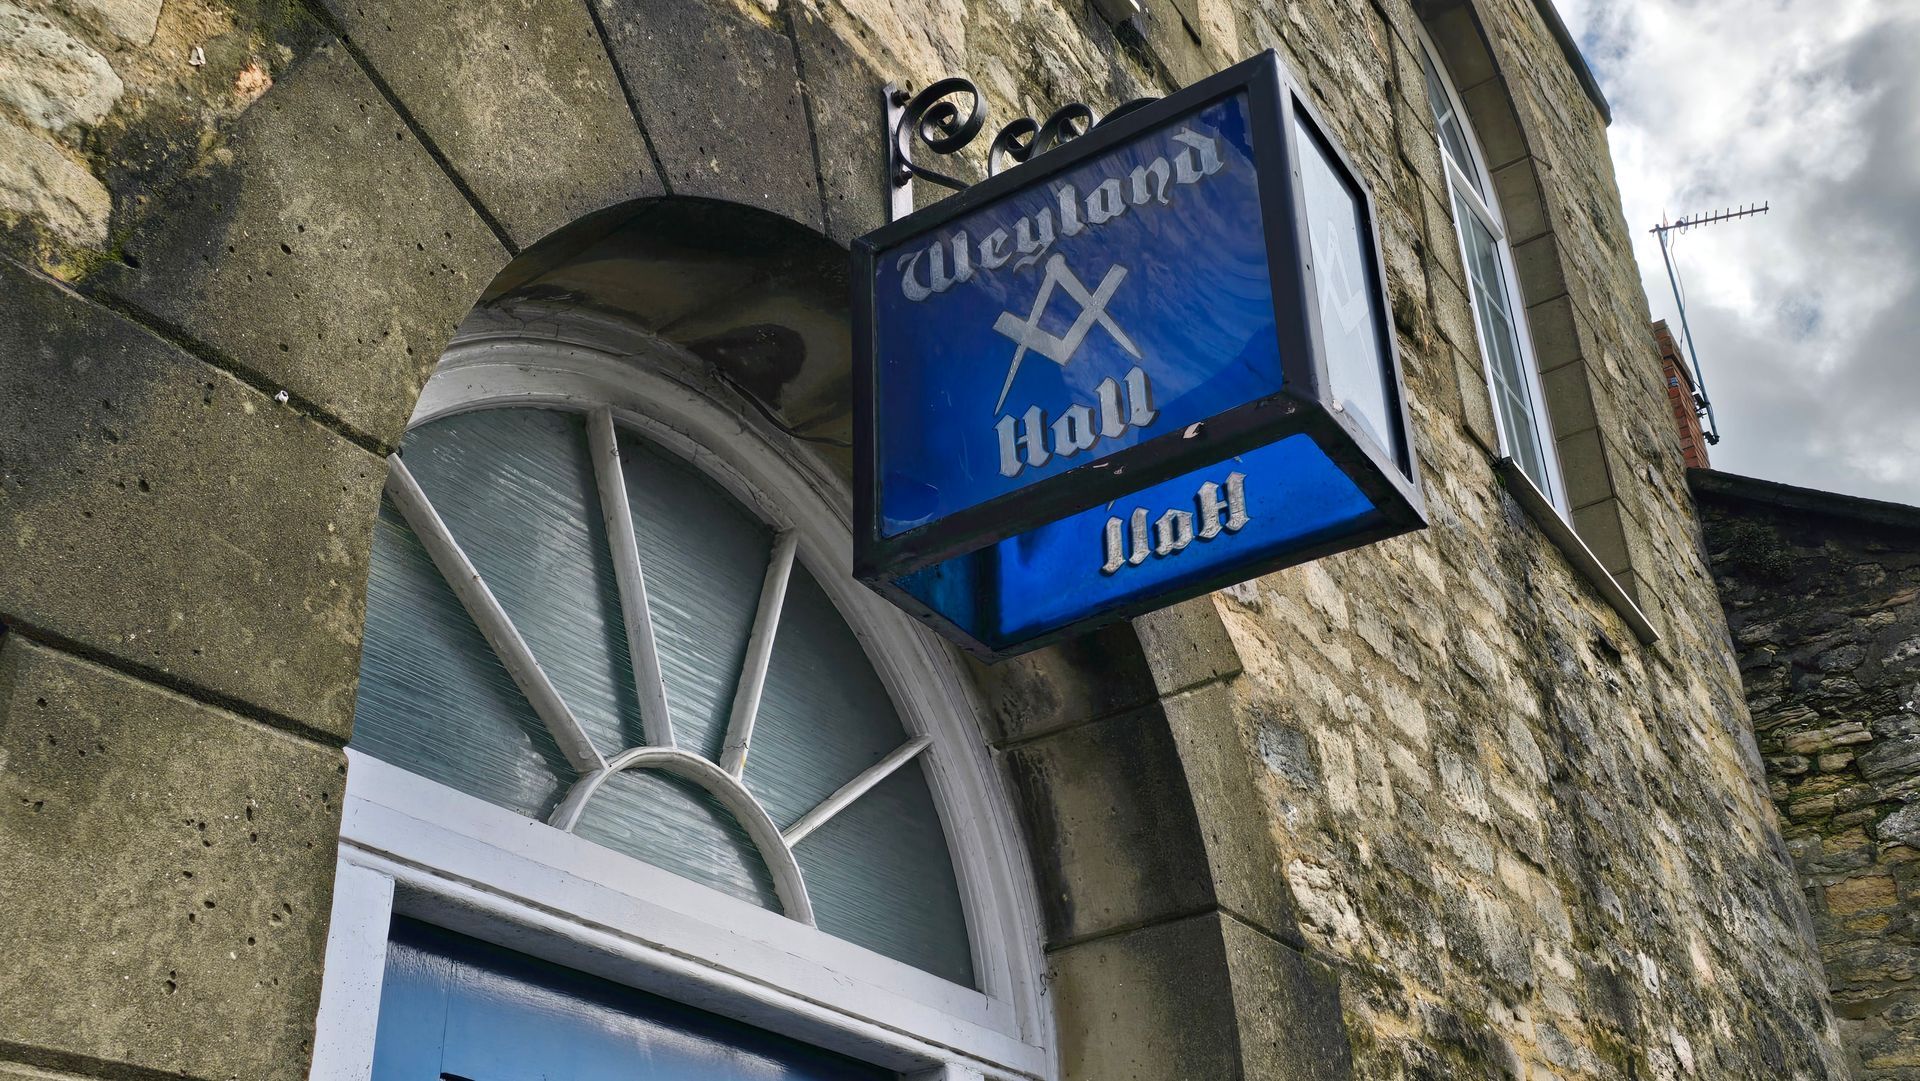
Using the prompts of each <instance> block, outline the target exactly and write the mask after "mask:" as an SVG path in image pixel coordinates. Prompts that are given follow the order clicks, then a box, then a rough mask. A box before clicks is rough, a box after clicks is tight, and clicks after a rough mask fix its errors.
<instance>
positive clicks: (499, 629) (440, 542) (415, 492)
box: [387, 454, 606, 773]
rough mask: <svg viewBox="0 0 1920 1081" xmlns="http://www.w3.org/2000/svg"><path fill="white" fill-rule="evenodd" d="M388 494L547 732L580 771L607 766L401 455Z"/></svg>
mask: <svg viewBox="0 0 1920 1081" xmlns="http://www.w3.org/2000/svg"><path fill="white" fill-rule="evenodd" d="M387 498H389V499H391V500H393V505H394V506H395V507H397V508H399V510H400V516H401V517H402V518H405V519H406V520H407V525H408V526H410V527H412V529H413V532H414V535H415V536H417V537H419V538H420V545H421V547H423V548H425V549H426V550H427V555H428V556H429V557H431V558H432V559H433V565H434V566H435V567H436V568H438V569H439V571H440V576H441V577H442V578H445V579H446V580H447V585H449V586H451V587H452V588H453V593H454V596H456V597H459V598H460V604H461V606H462V607H464V608H465V609H466V610H467V615H468V616H470V617H471V618H472V619H473V623H474V626H476V627H478V628H480V634H481V636H482V637H484V638H485V639H486V640H487V645H489V646H491V647H493V652H494V655H495V656H497V657H499V658H500V663H501V664H502V665H503V666H505V667H506V670H507V674H508V675H510V676H512V677H513V682H514V685H515V686H517V687H519V688H520V693H521V694H524V695H526V696H527V702H528V704H530V705H532V706H533V712H534V714H535V715H537V716H538V717H539V718H540V721H541V723H542V724H545V725H546V726H547V731H549V732H551V733H553V741H554V743H556V744H558V745H559V747H560V753H561V754H564V755H566V756H567V761H568V762H569V763H571V764H572V766H573V768H574V769H576V770H579V771H580V772H581V773H587V772H590V771H592V770H597V769H600V768H601V767H603V766H605V765H606V762H605V760H604V759H602V758H601V757H600V752H599V751H597V750H595V749H594V746H593V741H592V740H590V739H588V738H587V733H586V730H585V729H583V728H581V727H580V722H579V721H577V720H575V719H574V716H573V711H572V710H570V709H568V708H567V703H566V702H565V701H564V700H562V699H561V697H560V692H559V691H558V690H556V689H555V688H554V686H553V682H552V681H551V680H549V679H548V678H547V673H546V671H545V670H544V669H542V668H541V667H540V662H538V661H536V660H534V659H533V650H531V649H529V648H528V647H527V641H526V639H524V638H522V637H520V632H519V631H518V630H516V629H515V628H514V626H513V621H512V620H511V619H509V618H507V611H506V609H504V608H502V607H500V600H499V598H497V597H495V596H494V595H493V590H491V589H488V588H487V583H486V582H484V581H482V580H481V578H480V572H479V571H478V570H475V569H474V566H473V561H472V560H470V559H468V558H467V553H466V552H464V551H462V550H461V548H460V543H459V542H458V541H456V540H454V539H453V533H452V531H451V530H449V529H448V528H447V523H446V522H444V521H442V520H441V518H440V514H439V512H438V511H435V510H434V509H433V504H432V503H431V502H429V501H428V500H427V493H426V492H425V491H423V490H422V489H421V487H420V482H419V481H417V480H415V479H414V478H413V473H412V472H410V471H409V470H408V469H407V464H406V463H405V462H404V461H402V460H401V459H400V456H399V455H398V454H393V455H389V456H388V457H387Z"/></svg>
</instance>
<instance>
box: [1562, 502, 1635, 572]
mask: <svg viewBox="0 0 1920 1081" xmlns="http://www.w3.org/2000/svg"><path fill="white" fill-rule="evenodd" d="M1573 531H1574V532H1575V533H1578V534H1580V539H1581V540H1582V541H1584V542H1585V543H1586V545H1587V548H1588V549H1590V550H1591V551H1592V552H1593V554H1594V557H1595V558H1596V559H1598V560H1600V564H1601V566H1604V567H1605V568H1607V571H1608V573H1614V574H1617V573H1619V572H1621V571H1624V570H1626V569H1627V568H1628V566H1629V565H1630V564H1629V557H1628V554H1627V534H1626V525H1625V523H1624V522H1622V521H1621V518H1620V504H1619V502H1618V501H1617V500H1612V499H1603V500H1600V501H1599V502H1597V503H1589V504H1588V505H1586V506H1584V507H1581V508H1579V509H1577V510H1575V511H1574V512H1573Z"/></svg>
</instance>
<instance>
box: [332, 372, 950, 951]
mask: <svg viewBox="0 0 1920 1081" xmlns="http://www.w3.org/2000/svg"><path fill="white" fill-rule="evenodd" d="M387 495H388V499H387V500H386V501H385V502H384V503H383V505H382V507H381V511H380V518H379V522H378V525H377V527H376V533H375V539H374V549H373V566H372V571H371V576H370V582H369V587H368V594H367V624H366V628H367V629H366V643H365V647H364V655H363V659H362V661H361V673H360V691H359V699H358V705H357V707H356V710H355V715H354V735H353V741H352V746H353V747H354V748H355V749H357V750H359V751H361V752H364V753H366V754H369V755H372V756H373V757H376V758H380V759H383V760H385V761H387V762H390V763H393V764H395V765H398V766H401V767H403V768H405V769H407V770H410V771H412V772H413V773H415V774H418V775H420V776H422V777H426V778H429V779H431V780H433V781H436V782H439V783H440V784H444V785H447V786H449V787H452V788H455V789H458V790H460V791H462V792H465V793H468V794H470V795H473V796H477V797H479V798H481V799H484V800H486V801H488V802H490V803H494V804H497V805H499V806H501V807H506V808H509V809H511V810H513V811H516V812H518V813H520V814H522V815H525V816H527V817H529V818H533V819H539V820H542V821H545V822H547V823H549V824H551V825H552V826H553V827H555V828H557V829H561V830H566V831H569V832H571V833H573V834H575V835H577V836H579V837H582V838H586V839H589V840H591V841H593V842H595V843H598V844H601V845H604V846H606V847H607V848H609V849H612V850H614V851H616V852H620V853H624V854H626V855H628V856H632V857H635V858H637V859H641V860H644V861H646V862H648V863H651V864H653V865H655V866H657V867H661V868H664V869H666V870H669V871H672V872H674V873H676V874H679V875H681V876H683V877H685V878H688V879H692V880H694V881H697V882H700V883H703V884H705V885H707V886H710V887H712V888H714V889H717V890H720V891H722V892H725V893H728V894H731V895H732V896H734V897H737V898H740V899H742V900H745V901H748V902H751V903H753V904H756V905H760V906H762V907H765V908H769V909H773V910H775V911H779V912H783V913H785V914H786V915H787V916H788V917H790V918H792V919H795V920H798V921H800V922H802V923H807V924H812V925H815V926H817V927H819V928H820V929H821V930H823V931H825V932H827V933H829V934H832V935H835V936H837V937H840V938H843V939H846V940H849V941H851V942H854V943H857V944H859V945H862V946H865V947H867V948H869V949H872V950H874V951H876V952H878V953H881V954H885V955H887V956H890V957H893V958H895V959H897V960H900V961H903V962H906V963H908V964H911V965H914V966H916V967H918V968H921V969H924V970H926V971H928V972H931V973H934V974H936V975H938V976H941V977H944V978H946V979H948V980H952V981H954V982H956V983H961V984H966V985H968V986H972V985H974V983H975V979H974V971H973V962H972V951H971V948H970V945H969V940H968V936H967V929H966V922H965V917H964V914H963V912H962V906H961V901H960V894H959V890H958V887H957V885H956V881H955V877H954V871H953V865H952V861H951V858H950V856H949V853H948V849H947V844H946V839H945V835H944V833H943V831H942V828H941V824H940V820H939V815H938V813H937V811H936V809H935V805H934V800H933V796H932V793H931V791H930V789H929V786H928V781H927V775H926V773H925V771H924V768H923V765H922V759H923V758H924V752H925V751H926V749H927V746H928V742H929V741H928V740H927V739H926V738H925V737H915V736H910V735H909V734H908V733H907V731H906V729H905V728H904V727H903V725H902V723H901V719H900V717H899V714H898V713H897V712H896V710H895V708H894V705H893V702H892V700H891V699H890V697H889V696H888V694H887V691H886V688H885V687H884V686H883V685H882V683H881V680H880V678H879V677H878V676H877V675H876V673H875V671H874V669H873V666H872V664H871V662H870V661H869V660H868V658H867V656H866V654H865V652H864V651H863V649H862V647H861V645H860V643H859V642H858V641H857V640H856V639H855V637H854V634H853V632H852V630H851V629H850V628H849V627H848V626H847V624H846V622H845V621H844V620H842V618H841V617H840V614H839V612H838V611H837V610H836V609H835V607H834V605H833V602H832V601H831V599H830V598H829V596H828V594H827V592H826V590H825V589H823V588H822V586H821V585H820V583H819V581H818V580H816V579H815V578H814V577H813V575H812V574H811V573H809V571H808V569H807V567H805V566H804V565H803V564H802V562H801V561H800V560H798V559H796V554H795V553H796V538H795V536H794V535H793V534H792V533H791V532H781V531H778V530H775V529H774V528H772V527H770V526H769V525H767V524H766V522H765V521H763V520H762V518H761V517H760V516H759V515H757V514H756V513H754V512H753V511H751V510H749V509H748V508H747V507H745V506H743V505H742V504H741V503H740V502H739V501H738V500H736V499H735V498H734V497H733V496H731V495H730V494H728V493H727V492H726V491H725V490H724V489H723V488H721V487H720V486H719V485H718V484H716V483H715V482H714V481H713V480H711V479H709V478H708V477H707V476H705V475H704V474H702V473H700V472H699V471H697V470H696V469H694V468H693V467H692V466H690V465H689V464H688V463H687V462H685V461H683V460H682V459H680V458H678V457H676V456H675V455H673V454H671V453H669V452H667V451H665V450H663V449H661V448H660V447H658V446H656V445H655V444H653V443H650V442H649V441H647V440H646V439H644V438H642V437H641V436H639V435H637V434H634V433H632V432H629V431H625V430H621V429H619V428H618V427H617V426H616V424H615V421H614V419H613V417H612V414H611V413H610V411H608V410H606V409H597V410H593V411H590V412H587V413H577V412H564V411H560V410H553V409H535V408H500V409H488V410H482V411H476V412H468V413H462V414H458V415H454V416H450V417H446V418H444V419H441V420H437V421H434V422H432V423H430V424H426V425H424V426H422V427H419V428H416V429H414V430H413V431H412V432H410V433H409V434H408V436H407V441H406V445H405V447H404V450H403V453H402V454H401V455H396V456H395V457H394V458H393V459H392V472H391V474H390V478H389V481H388V484H387Z"/></svg>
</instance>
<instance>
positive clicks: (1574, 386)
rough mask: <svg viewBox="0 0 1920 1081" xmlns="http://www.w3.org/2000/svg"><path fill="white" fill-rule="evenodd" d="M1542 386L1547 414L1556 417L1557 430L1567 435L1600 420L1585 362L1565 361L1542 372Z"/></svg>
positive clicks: (1594, 424)
mask: <svg viewBox="0 0 1920 1081" xmlns="http://www.w3.org/2000/svg"><path fill="white" fill-rule="evenodd" d="M1540 389H1541V391H1542V393H1544V394H1545V396H1546V399H1547V415H1548V416H1549V417H1552V418H1553V430H1554V431H1555V432H1559V433H1563V435H1562V437H1563V438H1564V437H1565V436H1567V435H1572V434H1573V433H1576V432H1584V431H1586V430H1587V429H1589V428H1592V427H1595V426H1596V425H1598V424H1599V423H1600V421H1599V417H1598V416H1597V415H1596V414H1595V412H1594V408H1593V387H1592V385H1591V384H1590V383H1589V381H1588V376H1587V366H1586V365H1585V364H1579V363H1575V364H1563V365H1561V366H1560V367H1558V368H1555V369H1554V370H1552V371H1550V372H1546V373H1544V374H1543V375H1541V376H1540Z"/></svg>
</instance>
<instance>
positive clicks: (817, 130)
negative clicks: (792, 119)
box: [789, 4, 889, 244]
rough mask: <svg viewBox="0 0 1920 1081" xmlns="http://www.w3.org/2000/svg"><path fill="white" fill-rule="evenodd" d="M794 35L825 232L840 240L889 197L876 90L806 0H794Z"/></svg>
mask: <svg viewBox="0 0 1920 1081" xmlns="http://www.w3.org/2000/svg"><path fill="white" fill-rule="evenodd" d="M789 10H790V11H791V13H792V16H793V29H794V40H795V42H796V44H797V45H798V47H799V50H800V53H799V55H800V70H801V72H802V73H803V76H804V78H805V82H806V92H807V104H808V107H809V108H810V109H811V110H812V112H811V117H812V123H813V133H814V139H815V142H816V143H817V145H818V147H819V150H820V178H821V180H822V181H823V182H824V183H825V185H826V188H825V199H824V202H825V204H826V208H825V209H826V216H827V221H826V229H827V235H828V236H830V237H832V238H833V239H834V240H835V241H837V242H839V243H841V244H846V243H847V242H849V241H851V240H852V239H853V238H854V237H856V236H859V235H861V234H862V233H866V232H870V231H871V230H874V229H878V228H879V227H880V226H881V225H883V224H885V222H886V207H887V200H888V198H889V195H888V192H887V189H886V187H885V183H884V178H883V177H882V176H881V174H882V173H883V172H885V165H884V163H883V162H882V161H881V159H880V155H879V149H878V146H877V144H876V136H877V135H878V133H879V125H880V118H881V104H880V90H881V87H883V86H884V85H886V82H887V79H886V77H885V76H883V75H881V74H880V73H879V72H877V71H875V70H874V69H873V68H872V66H870V65H869V64H868V63H867V62H866V60H865V59H863V58H862V57H861V56H860V54H859V53H858V52H857V51H856V50H855V49H854V48H853V47H852V46H851V45H849V44H848V42H847V40H846V39H845V38H844V37H842V36H841V35H840V34H839V33H837V32H836V31H835V30H834V28H833V27H832V26H831V25H829V24H828V23H827V21H826V19H825V17H824V16H823V15H822V13H821V12H820V10H819V9H818V8H816V7H815V6H813V5H812V4H793V5H790V8H789Z"/></svg>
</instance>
